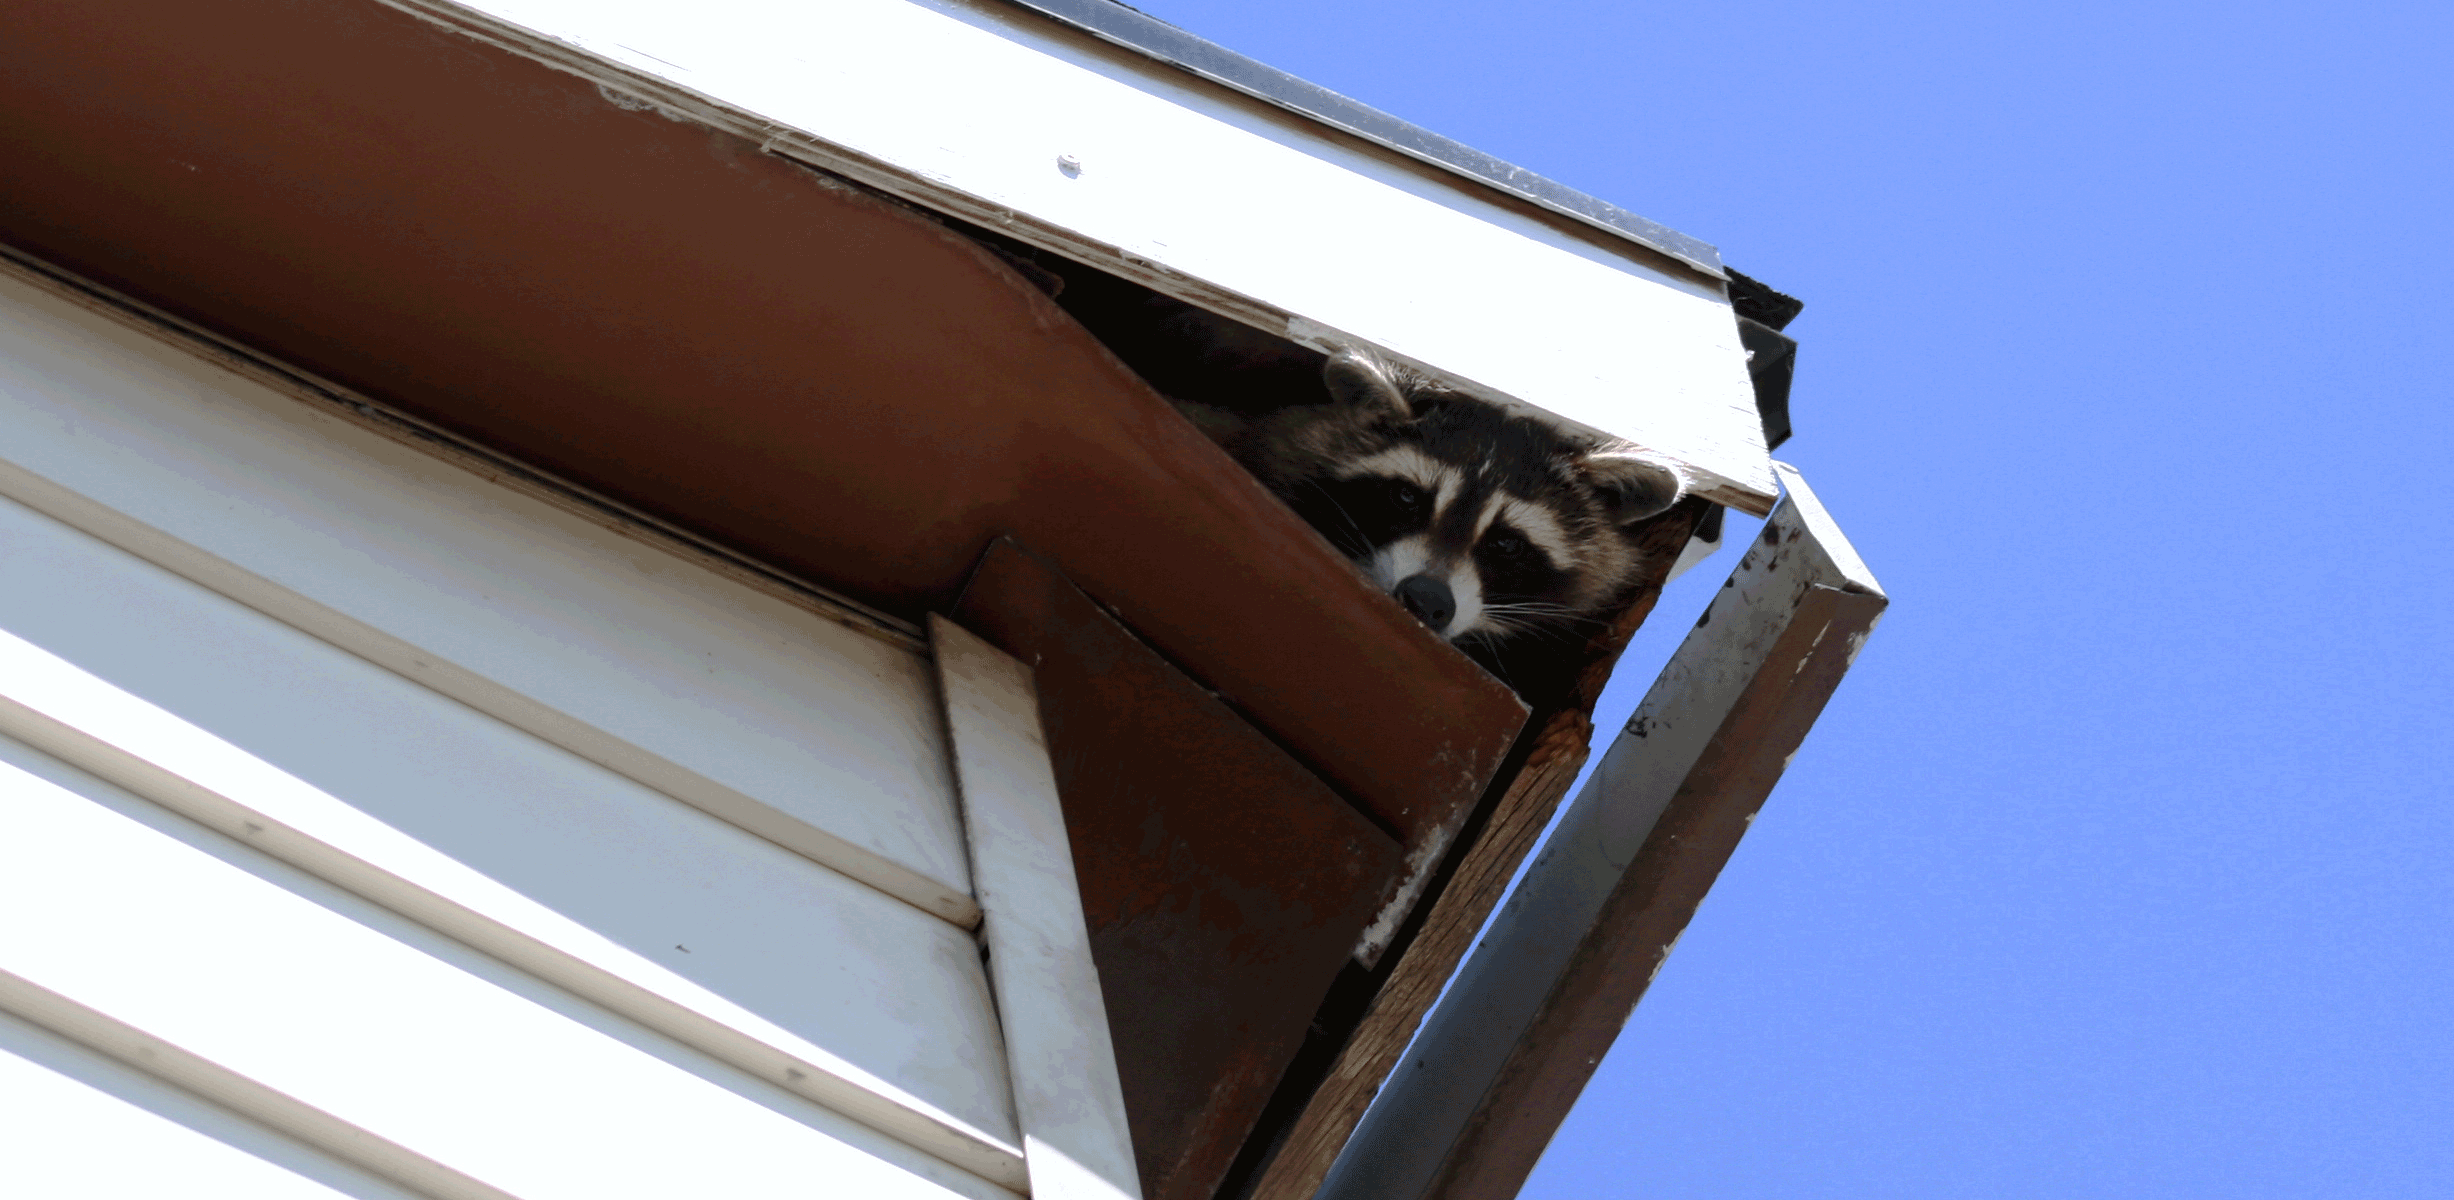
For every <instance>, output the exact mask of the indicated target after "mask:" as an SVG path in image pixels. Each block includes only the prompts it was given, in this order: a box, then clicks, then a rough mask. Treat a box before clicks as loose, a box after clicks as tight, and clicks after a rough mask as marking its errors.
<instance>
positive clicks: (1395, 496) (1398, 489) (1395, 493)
mask: <svg viewBox="0 0 2454 1200" xmlns="http://www.w3.org/2000/svg"><path fill="white" fill-rule="evenodd" d="M1389 498H1390V499H1391V500H1394V501H1396V502H1397V506H1398V507H1399V508H1401V509H1403V510H1405V511H1407V512H1409V513H1412V512H1416V511H1419V510H1420V509H1422V507H1423V501H1424V499H1425V497H1424V495H1423V489H1421V488H1419V487H1416V486H1415V485H1413V484H1411V483H1404V482H1401V483H1399V484H1398V485H1397V486H1395V487H1393V488H1391V489H1389Z"/></svg>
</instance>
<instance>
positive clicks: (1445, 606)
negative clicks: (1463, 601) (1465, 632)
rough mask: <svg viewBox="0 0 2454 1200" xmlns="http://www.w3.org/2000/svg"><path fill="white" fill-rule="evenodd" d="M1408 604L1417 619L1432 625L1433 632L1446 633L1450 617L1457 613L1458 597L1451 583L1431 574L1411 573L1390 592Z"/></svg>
mask: <svg viewBox="0 0 2454 1200" xmlns="http://www.w3.org/2000/svg"><path fill="white" fill-rule="evenodd" d="M1390 594H1391V595H1394V596H1396V597H1397V602H1398V603H1400V604H1403V605H1405V606H1406V611H1407V612H1410V613H1413V614H1414V616H1415V619H1416V620H1418V621H1421V622H1423V623H1424V624H1426V625H1429V626H1431V628H1432V632H1433V633H1445V632H1447V630H1448V627H1449V618H1450V617H1453V616H1456V615H1457V597H1456V595H1455V594H1454V593H1452V592H1450V591H1449V585H1447V584H1445V583H1442V582H1441V581H1439V580H1437V579H1434V578H1432V577H1431V576H1429V575H1410V576H1407V577H1406V580H1405V582H1403V583H1400V584H1398V585H1397V588H1396V590H1395V591H1393V592H1391V593H1390Z"/></svg>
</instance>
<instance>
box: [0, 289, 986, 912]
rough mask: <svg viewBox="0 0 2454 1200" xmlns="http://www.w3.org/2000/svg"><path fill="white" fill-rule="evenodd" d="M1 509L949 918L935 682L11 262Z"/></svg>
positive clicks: (859, 640) (812, 617) (946, 794)
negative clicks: (87, 301) (104, 309)
mask: <svg viewBox="0 0 2454 1200" xmlns="http://www.w3.org/2000/svg"><path fill="white" fill-rule="evenodd" d="M0 496H9V497H13V498H15V499H17V500H18V501H20V502H22V503H25V504H27V505H29V506H31V507H34V508H36V509H38V510H41V511H43V512H46V513H48V514H50V515H51V516H53V517H56V518H58V519H60V520H63V521H66V522H68V523H69V524H72V525H75V526H77V527H79V528H81V529H83V530H85V531H86V532H88V533H91V534H93V535H95V536H97V537H100V538H102V539H104V540H106V541H109V542H111V543H113V544H115V545H118V546H121V547H123V548H125V549H128V550H130V551H132V552H134V553H136V554H138V555H140V556H142V557H144V558H146V559H148V560H151V561H153V562H155V563H158V564H160V565H162V566H164V567H167V568H169V569H170V570H173V571H176V572H178V573H179V574H181V575H184V576H186V577H188V578H190V579H193V580H196V581H198V582H200V583H202V584H204V585H205V586H207V587H211V588H213V589H215V590H217V591H220V592H222V593H224V594H226V595H229V596H231V597H233V598H235V599H237V600H238V601H240V602H241V603H244V604H247V605H249V606H252V607H254V608H257V609H259V610H261V611H263V612H266V613H269V614H271V615H273V616H275V617H278V618H279V619H281V620H282V621H284V622H287V623H289V624H291V625H294V626H296V627H298V628H300V629H304V630H306V631H308V632H311V633H313V634H315V635H316V636H317V637H319V638H322V639H324V640H326V641H329V642H332V643H333V644H335V645H339V646H341V647H343V648H344V649H347V650H349V651H351V652H352V653H354V654H357V655H359V656H361V657H363V658H366V659H367V660H369V661H372V662H375V663H378V664H380V665H382V666H384V667H386V668H388V669H390V670H392V671H395V672H398V673H399V674H401V675H404V676H407V677H408V678H411V679H415V680H417V681H418V682H420V683H422V684H424V685H426V686H427V687H430V688H433V689H435V690H436V691H439V692H442V693H443V694H445V695H448V696H451V697H452V698H454V699H456V700H459V701H461V702H462V703H465V704H467V705H469V706H471V707H473V708H476V709H478V710H480V711H483V712H486V713H489V714H492V715H493V716H495V717H497V718H499V719H501V720H503V721H506V722H509V723H510V724H512V725H515V726H517V727H519V728H521V729H524V730H526V731H528V732H529V733H532V734H535V735H536V736H538V737H541V738H544V739H546V740H547V741H550V742H553V743H555V744H556V745H559V746H562V747H564V748H565V749H568V750H570V751H572V752H573V753H576V754H578V755H580V756H582V757H585V758H587V759H589V760H591V761H593V762H596V763H599V764H602V765H603V766H606V767H608V768H611V769H612V770H615V771H618V772H620V773H622V774H624V775H627V776H629V777H630V778H632V779H636V780H639V781H640V782H642V783H645V784H647V785H648V786H650V787H653V788H656V789H658V790H659V791H662V792H664V793H666V794H667V795H670V796H673V797H675V798H677V799H680V800H683V801H685V802H687V803H689V804H692V805H695V806H697V807H699V808H701V809H704V810H705V811H707V812H710V813H713V814H715V815H717V816H719V817H721V818H723V819H725V820H727V821H730V822H732V823H734V824H736V825H739V826H741V827H742V828H745V829H748V830H750V831H752V832H754V833H757V834H759V835H760V836H763V837H765V838H768V839H769V840H772V841H774V842H776V843H778V844H780V845H783V846H786V847H789V848H791V849H793V850H795V851H798V852H800V853H802V854H804V855H806V856H808V857H810V858H812V859H815V860H817V861H819V862H823V863H826V864H827V865H828V866H830V867H833V868H835V869H836V870H839V871H841V872H843V873H845V874H846V875H849V876H851V877H853V878H855V879H859V880H861V881H862V882H864V883H866V884H868V885H870V886H872V887H875V888H878V889H880V890H882V891H885V892H886V893H888V894H890V895H894V896H897V897H899V898H901V899H903V900H905V901H907V902H909V903H911V904H914V905H917V906H919V907H920V908H922V909H925V910H927V911H929V912H933V913H936V914H937V915H939V916H941V917H944V918H946V919H948V920H952V921H955V922H957V923H961V924H968V923H970V922H971V921H973V920H975V919H976V917H977V909H976V907H975V906H974V904H973V902H972V900H971V897H970V880H969V877H968V875H967V874H966V867H965V865H964V864H965V858H964V850H963V845H962V834H961V829H960V826H959V822H958V819H957V817H956V815H955V811H954V793H953V782H952V780H951V778H950V777H949V776H948V774H947V768H946V761H945V753H946V751H945V743H944V735H943V733H942V732H941V731H940V728H939V725H938V717H937V714H936V712H935V707H936V704H935V698H934V695H933V693H932V689H931V685H930V681H929V670H928V663H927V661H926V659H925V657H924V656H923V655H922V654H921V653H920V652H919V650H918V648H917V645H916V644H915V645H904V646H899V645H895V644H892V643H891V642H889V641H887V640H884V639H881V638H878V637H872V636H867V635H865V634H863V633H860V632H856V631H854V630H853V629H850V628H847V627H845V626H844V625H842V624H839V623H837V622H835V621H831V620H828V619H826V618H824V617H821V616H819V615H817V614H815V613H812V612H810V611H807V610H805V609H802V608H798V607H795V606H794V605H791V604H787V603H785V602H783V601H781V600H779V599H777V598H775V597H773V596H770V595H768V594H766V593H763V592H760V591H758V590H755V589H752V588H750V587H746V586H743V585H741V584H739V583H736V582H733V581H731V580H728V579H725V578H723V577H721V576H719V575H717V574H714V573H712V572H710V571H707V570H705V569H703V568H701V567H699V566H697V565H696V564H693V563H690V562H686V561H684V560H682V559H681V558H678V557H676V556H673V555H669V554H666V553H663V552H661V551H660V550H658V549H656V548H655V547H653V546H650V545H648V544H647V543H645V542H643V541H640V540H636V539H633V538H629V537H624V536H622V535H620V534H618V533H616V532H614V531H612V530H611V529H609V528H607V527H606V526H604V525H602V524H599V523H597V522H595V521H591V520H587V519H584V518H582V517H581V516H579V515H576V514H575V513H573V512H571V511H567V510H565V509H563V508H559V507H556V506H554V505H550V504H547V503H545V502H543V501H541V500H539V499H536V498H534V497H531V496H529V495H525V494H522V493H520V492H517V491H514V490H512V489H510V488H508V487H503V486H499V485H494V484H490V483H488V482H486V481H484V480H481V479H479V478H478V477H476V476H474V475H472V474H470V473H469V472H466V471H462V470H459V469H457V468H455V467H453V466H451V465H449V464H447V463H444V462H443V461H441V460H439V459H437V458H434V457H432V456H430V455H428V454H426V453H423V452H421V451H419V450H416V449H412V448H410V447H408V446H405V445H402V444H400V443H398V442H395V441H393V440H391V439H389V438H386V437H384V436H381V435H379V434H377V433H374V432H372V431H370V430H369V429H367V428H364V427H361V426H359V425H358V424H356V423H353V422H351V421H347V420H343V419H341V418H340V417H337V416H334V415H331V414H329V413H327V412H325V411H321V410H319V409H317V408H315V407H312V406H310V405H308V404H304V403H301V402H300V401H299V400H298V399H296V398H294V397H292V396H289V395H285V394H282V393H280V392H278V391H275V390H274V389H273V388H271V387H268V386H266V385H265V384H263V383H260V382H258V381H256V380H253V379H250V378H247V377H244V376H242V375H239V374H237V373H236V372H234V371H232V370H229V369H227V368H225V367H223V366H221V365H218V364H216V363H212V362H209V361H207V360H205V359H202V358H199V357H197V356H195V355H193V354H191V353H188V352H187V351H185V350H183V349H180V348H177V347H174V346H173V345H171V344H170V343H168V342H165V341H163V340H160V339H158V338H156V337H155V336H152V335H150V334H148V333H143V332H139V331H137V330H136V329H133V328H131V327H130V326H128V325H127V324H124V323H123V322H122V321H120V320H118V319H115V318H113V317H111V316H106V315H104V314H102V313H99V312H96V311H94V310H92V309H90V308H87V307H84V306H82V305H79V304H76V303H72V302H70V301H69V300H67V299H64V298H63V297H61V296H60V295H58V294H55V293H53V292H51V291H48V290H45V289H42V288H38V287H36V286H34V285H33V284H31V283H29V282H28V281H27V280H25V279H24V278H21V277H17V276H14V275H12V274H10V273H8V272H5V271H0Z"/></svg>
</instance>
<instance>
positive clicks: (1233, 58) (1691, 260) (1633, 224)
mask: <svg viewBox="0 0 2454 1200" xmlns="http://www.w3.org/2000/svg"><path fill="white" fill-rule="evenodd" d="M994 2H995V3H997V4H1001V5H1004V6H1007V7H1011V8H1020V9H1027V10H1029V11H1031V12H1035V13H1038V14H1039V15H1041V16H1044V17H1047V18H1049V19H1051V20H1054V21H1056V22H1058V23H1060V24H1063V25H1067V26H1071V27H1072V28H1075V29H1079V30H1081V31H1082V32H1084V33H1088V34H1090V35H1091V36H1093V37H1096V38H1098V39H1100V40H1101V41H1104V42H1108V43H1110V44H1113V45H1116V46H1121V47H1123V48H1125V49H1127V50H1131V51H1133V52H1134V53H1136V54H1140V55H1142V56H1143V57H1145V58H1149V59H1151V60H1153V61H1156V62H1159V63H1163V64H1166V65H1167V66H1171V67H1175V68H1177V69H1178V70H1182V71H1186V72H1190V73H1191V74H1194V75H1198V76H1200V77H1201V78H1203V79H1207V80H1210V81H1211V82H1213V83H1218V84H1222V85H1224V86H1226V87H1230V88H1233V89H1235V90H1236V91H1239V92H1242V93H1244V94H1245V95H1248V96H1251V97H1253V98H1254V99H1257V100H1261V101H1264V102H1267V103H1269V104H1273V105H1276V106H1277V107H1279V108H1283V109H1286V110H1287V111H1289V112H1292V113H1295V114H1296V115H1298V116H1301V117H1305V118H1308V119H1310V120H1313V121H1318V122H1320V123H1321V124H1324V125H1328V126H1330V127H1332V128H1334V129H1338V130H1340V131H1342V132H1345V133H1348V134H1352V135H1354V136H1356V137H1359V138H1362V139H1364V140H1365V141H1368V142H1371V143H1373V144H1375V145H1379V146H1383V147H1386V148H1388V149H1390V150H1394V151H1396V152H1398V153H1400V154H1403V155H1405V156H1407V157H1408V158H1412V159H1415V160H1417V161H1420V162H1424V163H1428V164H1430V165H1431V166H1434V167H1438V168H1440V169H1441V170H1444V171H1447V172H1448V173H1450V174H1452V175H1457V176H1460V177H1462V178H1465V179H1469V180H1472V181H1474V182H1476V183H1479V184H1482V185H1483V186H1485V187H1488V188H1492V189H1494V190H1496V191H1499V192H1502V193H1505V194H1507V195H1509V196H1512V197H1515V198H1516V199H1519V200H1523V201H1526V202H1528V203H1531V204H1534V205H1537V206H1540V207H1542V208H1545V209H1548V210H1550V211H1552V212H1555V213H1558V214H1560V215H1562V216H1566V217H1570V218H1573V219H1574V220H1577V221H1579V222H1582V223H1584V224H1586V225H1590V226H1592V227H1594V228H1596V229H1599V230H1602V231H1603V232H1605V233H1609V234H1611V235H1613V236H1616V237H1620V238H1624V239H1626V240H1628V241H1631V242H1634V243H1636V244H1637V245H1639V246H1643V247H1645V248H1646V249H1649V250H1653V251H1656V252H1659V253H1662V254H1667V255H1669V256H1670V257H1672V258H1674V259H1677V260H1678V261H1680V262H1683V263H1686V264H1687V265H1688V266H1691V267H1694V268H1696V269H1697V270H1699V271H1702V272H1704V273H1706V274H1708V275H1711V276H1712V277H1713V278H1715V279H1727V278H1728V273H1727V271H1726V269H1725V268H1724V267H1723V266H1722V264H1721V251H1720V250H1719V249H1718V248H1716V247H1715V246H1713V245H1712V244H1711V243H1709V242H1704V241H1700V240H1698V239H1696V238H1692V237H1689V236H1687V235H1686V234H1683V233H1680V232H1679V231H1678V230H1675V229H1672V228H1670V227H1669V226H1667V225H1664V224H1662V223H1660V222H1658V221H1649V220H1646V219H1645V218H1643V217H1640V216H1637V215H1636V214H1635V213H1632V212H1629V211H1628V210H1626V209H1624V208H1621V207H1619V206H1618V205H1616V204H1612V203H1610V202H1609V201H1607V200H1602V199H1598V198H1596V197H1593V196H1590V195H1587V194H1585V193H1584V192H1580V191H1577V190H1576V189H1574V188H1571V187H1568V186H1567V185H1565V184H1562V183H1558V182H1556V181H1554V180H1551V179H1548V178H1545V177H1544V176H1541V175H1537V174H1535V173H1533V172H1532V171H1528V170H1526V169H1525V168H1523V167H1520V166H1516V165H1514V164H1512V163H1507V162H1503V161H1501V160H1500V159H1497V158H1493V157H1492V156H1490V155H1488V154H1485V153H1483V152H1482V151H1480V150H1477V149H1475V148H1473V147H1472V146H1468V145H1466V144H1465V143H1463V142H1459V141H1457V140H1455V139H1453V138H1446V137H1442V136H1441V135H1439V134H1436V133H1433V132H1432V131H1430V130H1428V129H1425V128H1423V127H1422V126H1420V125H1416V124H1413V123H1411V122H1408V121H1403V120H1400V119H1398V118H1397V117H1393V116H1390V115H1389V114H1388V113H1385V112H1382V111H1380V110H1379V109H1377V108H1373V107H1371V106H1370V105H1367V104H1363V103H1361V102H1359V101H1356V100H1352V99H1349V98H1347V97H1345V96H1342V95H1339V94H1338V93H1336V92H1333V91H1330V90H1329V89H1328V88H1325V87H1322V86H1321V85H1319V84H1317V83H1312V82H1309V81H1306V80H1303V79H1299V78H1297V77H1295V76H1293V75H1290V74H1288V73H1286V72H1285V71H1281V70H1279V69H1278V68H1276V67H1273V66H1270V65H1269V64H1267V63H1264V62H1261V61H1259V60H1257V59H1252V58H1247V57H1245V56H1244V55H1241V54H1238V53H1236V52H1235V51H1233V50H1229V49H1227V48H1226V47H1224V46H1221V45H1219V44H1217V43H1215V42H1210V41H1206V40H1204V39H1202V38H1199V37H1196V36H1194V35H1193V34H1190V33H1187V32H1185V31H1184V30H1182V29H1178V28H1176V27H1175V26H1173V25H1170V24H1168V23H1167V22H1165V21H1162V20H1160V19H1158V18H1157V17H1153V16H1151V15H1149V14H1147V13H1144V12H1141V11H1140V10H1138V9H1133V8H1128V7H1126V6H1125V5H1123V4H1120V3H1116V2H1115V0H994Z"/></svg>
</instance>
